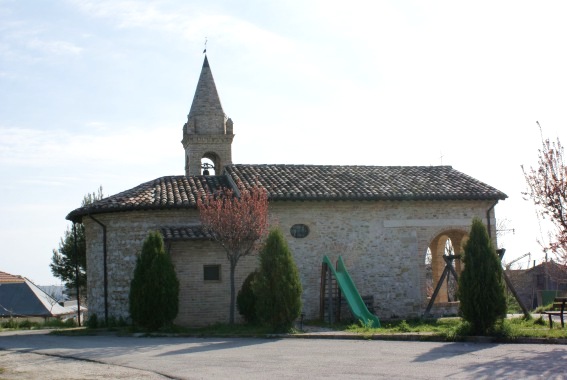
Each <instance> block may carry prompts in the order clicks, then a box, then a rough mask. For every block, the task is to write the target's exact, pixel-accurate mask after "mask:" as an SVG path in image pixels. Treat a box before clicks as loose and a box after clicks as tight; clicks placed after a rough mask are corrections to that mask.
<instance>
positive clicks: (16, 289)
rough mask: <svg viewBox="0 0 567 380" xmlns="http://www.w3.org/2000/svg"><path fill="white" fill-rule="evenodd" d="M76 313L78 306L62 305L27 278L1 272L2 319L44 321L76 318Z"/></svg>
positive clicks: (0, 308) (0, 300)
mask: <svg viewBox="0 0 567 380" xmlns="http://www.w3.org/2000/svg"><path fill="white" fill-rule="evenodd" d="M76 314H77V308H76V307H65V306H61V305H60V304H59V303H57V301H56V300H55V299H54V298H52V297H51V296H50V295H49V294H47V293H46V292H44V291H43V290H42V289H40V288H39V287H38V286H37V285H35V284H34V283H33V282H31V281H30V280H28V279H27V278H25V277H22V276H15V275H12V274H9V273H5V272H0V320H1V319H5V318H19V319H27V320H30V321H32V322H44V321H46V320H48V319H50V318H60V319H69V318H76Z"/></svg>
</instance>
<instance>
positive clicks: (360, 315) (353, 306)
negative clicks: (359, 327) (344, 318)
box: [323, 256, 380, 327]
mask: <svg viewBox="0 0 567 380" xmlns="http://www.w3.org/2000/svg"><path fill="white" fill-rule="evenodd" d="M323 263H325V264H327V266H328V267H329V268H330V269H331V272H332V273H333V275H334V276H335V278H336V279H337V284H338V285H339V288H340V289H341V291H342V292H343V295H344V296H345V298H346V300H347V303H348V306H349V307H350V311H351V312H352V314H353V315H354V317H355V318H356V319H358V320H360V321H362V323H364V324H365V325H371V326H372V327H380V320H379V319H378V317H377V316H375V315H374V314H372V313H371V312H369V311H368V308H367V307H366V305H365V304H364V301H362V297H361V296H360V294H359V293H358V290H356V286H354V282H352V278H350V275H349V274H348V271H347V270H346V267H345V263H344V262H343V258H342V256H339V260H338V262H337V269H335V266H334V265H333V264H332V263H331V260H329V258H328V257H327V256H325V257H323Z"/></svg>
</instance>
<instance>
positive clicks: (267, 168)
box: [226, 165, 506, 200]
mask: <svg viewBox="0 0 567 380" xmlns="http://www.w3.org/2000/svg"><path fill="white" fill-rule="evenodd" d="M226 170H227V173H228V175H230V176H231V177H232V179H233V180H234V182H235V183H236V184H243V185H245V186H247V187H249V186H251V185H253V184H254V183H258V184H259V185H260V186H262V187H264V188H266V190H268V192H269V194H270V199H271V200H465V199H477V200H497V199H505V198H506V194H504V193H502V192H501V191H498V190H496V189H495V188H493V187H491V186H488V185H486V184H485V183H482V182H480V181H478V180H476V179H474V178H472V177H470V176H468V175H465V174H463V173H461V172H459V171H457V170H455V169H453V168H452V167H450V166H328V165H231V166H228V167H227V168H226Z"/></svg>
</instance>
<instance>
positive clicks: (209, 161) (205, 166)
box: [201, 152, 221, 175]
mask: <svg viewBox="0 0 567 380" xmlns="http://www.w3.org/2000/svg"><path fill="white" fill-rule="evenodd" d="M220 168H221V165H220V158H219V156H218V155H217V154H216V153H214V152H207V153H205V154H204V155H203V157H202V158H201V174H202V175H216V174H217V173H220Z"/></svg>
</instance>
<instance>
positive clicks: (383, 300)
mask: <svg viewBox="0 0 567 380" xmlns="http://www.w3.org/2000/svg"><path fill="white" fill-rule="evenodd" d="M491 205H492V203H491V202H480V201H452V202H441V201H428V202H417V201H416V202H414V201H403V202H369V201H360V202H274V203H272V204H270V219H271V221H272V224H278V225H279V226H280V228H281V229H282V231H283V233H284V235H285V237H286V238H287V240H288V243H289V247H290V249H291V251H292V254H293V256H294V259H295V261H296V264H297V266H298V269H299V272H300V276H301V281H302V284H303V296H302V300H303V312H304V313H305V318H306V319H314V318H317V317H318V316H319V297H320V294H319V293H320V276H321V262H322V258H323V256H324V255H328V256H329V258H330V259H331V260H332V261H333V262H334V261H335V260H336V259H337V258H338V256H339V255H342V256H343V259H344V261H345V265H346V267H347V269H348V271H349V273H350V275H351V277H352V279H353V281H354V283H355V285H356V286H357V288H358V290H359V292H360V294H361V295H362V296H367V295H372V296H374V308H375V312H376V314H377V315H378V316H379V317H380V318H383V319H388V318H393V317H402V318H410V317H416V316H419V315H421V313H423V311H424V309H425V306H426V304H427V298H426V294H425V253H426V250H427V247H428V246H429V244H430V242H431V241H432V240H433V239H434V238H435V237H436V236H438V235H439V234H441V233H443V232H444V231H452V230H461V231H466V232H468V231H469V229H470V224H471V221H472V218H473V217H475V216H476V217H479V218H481V219H482V220H483V221H484V222H485V223H486V211H487V210H488V209H489V208H490V206H491ZM95 217H96V218H97V219H98V220H100V221H101V222H102V223H103V224H105V225H106V226H107V244H108V247H107V249H108V289H109V297H108V298H109V314H110V315H111V316H115V317H119V316H122V317H125V318H127V317H128V293H129V287H130V281H131V279H132V274H133V270H134V267H135V263H136V255H137V254H138V253H139V252H140V251H141V248H142V243H143V240H144V239H145V238H146V236H147V234H148V232H149V231H151V230H155V229H159V228H160V227H163V226H170V227H171V226H187V225H196V224H199V219H198V214H197V211H196V210H162V211H134V212H121V213H109V214H100V215H96V216H95ZM491 219H492V220H491V225H492V226H495V220H494V213H493V211H492V213H491ZM83 222H84V223H85V227H86V234H87V242H88V244H87V265H88V271H89V276H88V281H89V284H88V296H89V305H88V307H89V312H90V313H91V314H92V313H96V314H97V315H98V316H99V318H101V317H103V316H104V286H103V285H104V283H103V254H102V253H103V248H102V241H103V239H102V228H101V227H100V226H99V225H98V224H97V223H95V222H94V221H93V220H92V219H90V218H89V217H85V218H84V221H83ZM298 223H302V224H305V225H307V226H308V227H309V230H310V233H309V235H308V236H307V237H305V238H294V237H292V236H291V234H290V227H291V226H292V225H294V224H298ZM492 236H495V233H494V232H493V233H492ZM168 248H169V252H170V254H171V256H172V260H173V262H174V265H175V267H176V270H177V273H178V277H179V280H180V282H181V291H180V308H179V309H180V313H179V315H178V317H177V320H176V322H177V323H179V324H182V325H204V324H210V323H215V322H222V321H227V320H228V310H229V307H228V305H229V304H228V303H229V296H230V288H229V281H228V279H229V264H228V261H227V259H226V255H225V253H224V251H222V249H221V248H219V247H218V245H216V244H215V243H214V242H207V241H186V242H172V243H171V245H170V246H169V247H168ZM203 265H221V280H220V281H219V282H211V281H204V280H203ZM256 265H257V258H256V257H249V258H245V259H243V260H242V261H241V262H239V264H238V267H237V276H236V287H237V290H238V289H239V288H240V286H241V284H242V282H243V281H244V278H245V277H246V276H247V275H248V273H250V272H251V271H252V270H253V268H254V267H256ZM237 316H238V313H237Z"/></svg>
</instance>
